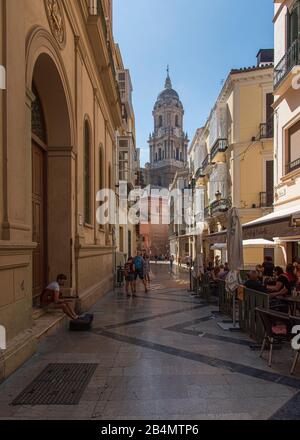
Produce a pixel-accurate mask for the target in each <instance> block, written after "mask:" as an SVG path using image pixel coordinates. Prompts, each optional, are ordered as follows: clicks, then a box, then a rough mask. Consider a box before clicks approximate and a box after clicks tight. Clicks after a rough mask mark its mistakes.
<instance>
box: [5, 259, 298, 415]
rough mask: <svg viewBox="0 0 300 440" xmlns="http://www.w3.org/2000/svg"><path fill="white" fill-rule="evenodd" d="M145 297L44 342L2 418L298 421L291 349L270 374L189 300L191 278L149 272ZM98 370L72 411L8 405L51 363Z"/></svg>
mask: <svg viewBox="0 0 300 440" xmlns="http://www.w3.org/2000/svg"><path fill="white" fill-rule="evenodd" d="M152 270H153V275H152V287H151V291H150V292H149V294H148V295H145V294H144V293H143V288H142V285H139V293H138V297H137V298H136V299H133V300H128V299H127V298H125V295H124V294H123V293H122V292H121V291H120V292H114V293H111V294H109V295H107V296H106V297H105V298H103V299H102V300H100V301H99V302H98V303H97V304H96V305H95V306H94V307H93V309H92V312H93V313H94V314H95V322H94V328H93V331H92V332H90V333H79V334H76V333H75V334H74V333H69V332H68V330H67V329H63V330H61V331H60V332H59V333H58V334H56V335H54V336H51V337H48V338H46V339H45V340H44V342H43V343H41V345H40V346H39V350H38V353H37V354H36V355H35V356H34V357H33V358H32V359H31V360H30V361H29V362H27V363H26V364H25V365H24V366H23V367H22V368H21V369H20V370H19V371H18V372H16V373H15V374H14V375H13V376H12V377H10V378H9V379H8V380H7V381H6V382H5V383H3V384H2V385H1V386H0V418H1V419H106V420H108V419H109V420H117V419H121V420H130V419H152V420H155V419H156V420H157V419H169V420H171V419H174V420H184V419H195V420H197V419H199V420H203V419H244V420H245V419H271V418H273V419H300V369H299V367H298V370H297V372H296V375H295V377H294V378H293V377H290V376H289V369H290V366H291V359H292V353H291V350H288V349H287V350H282V351H276V352H275V356H274V361H275V363H274V367H273V368H272V369H270V368H268V367H267V364H266V362H265V360H261V359H259V357H258V353H257V351H252V350H251V349H250V344H251V341H250V340H249V339H248V338H247V336H245V335H244V334H242V333H227V332H224V331H222V330H220V328H219V327H218V326H217V320H218V319H220V318H219V316H218V315H217V314H214V313H213V312H214V311H217V307H213V306H208V305H206V304H204V303H202V302H201V301H200V300H199V299H197V298H194V297H192V296H190V294H189V293H188V292H187V289H188V274H187V273H186V272H184V271H180V273H178V270H177V275H174V276H171V275H170V274H169V273H168V266H167V265H161V264H158V265H153V266H152ZM81 362H82V363H96V364H97V365H98V366H97V369H96V372H95V374H94V375H93V377H92V379H91V381H90V382H89V385H88V386H87V388H86V389H85V392H84V394H83V396H82V398H81V401H80V403H79V405H77V406H32V407H30V406H11V405H10V403H11V402H12V401H13V399H14V398H15V397H16V396H18V394H19V393H20V392H21V391H22V390H23V389H24V388H25V387H26V386H27V385H28V384H30V383H31V382H32V380H33V379H34V378H36V376H37V375H38V374H39V373H40V372H41V371H42V370H43V369H44V368H45V367H46V366H47V365H48V364H49V363H81Z"/></svg>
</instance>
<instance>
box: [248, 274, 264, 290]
mask: <svg viewBox="0 0 300 440" xmlns="http://www.w3.org/2000/svg"><path fill="white" fill-rule="evenodd" d="M245 287H247V289H251V290H256V291H257V292H264V293H267V289H266V288H265V287H264V286H263V285H262V283H261V282H260V281H259V275H258V273H257V271H255V270H252V271H251V272H249V273H248V280H247V281H246V282H245Z"/></svg>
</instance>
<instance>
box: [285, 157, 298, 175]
mask: <svg viewBox="0 0 300 440" xmlns="http://www.w3.org/2000/svg"><path fill="white" fill-rule="evenodd" d="M299 168H300V158H299V159H297V160H294V161H293V162H290V163H289V164H288V165H287V167H286V172H287V174H289V173H292V172H293V171H296V170H297V169H299Z"/></svg>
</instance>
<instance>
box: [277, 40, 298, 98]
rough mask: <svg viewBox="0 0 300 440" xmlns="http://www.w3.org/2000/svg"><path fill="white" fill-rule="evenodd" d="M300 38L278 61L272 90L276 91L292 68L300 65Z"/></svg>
mask: <svg viewBox="0 0 300 440" xmlns="http://www.w3.org/2000/svg"><path fill="white" fill-rule="evenodd" d="M299 42H300V38H299V37H298V38H297V39H296V40H295V41H294V42H293V44H292V45H291V46H290V48H289V49H288V50H287V52H286V53H285V55H284V56H283V58H282V59H281V60H280V61H279V63H278V64H277V66H276V67H275V69H274V88H275V89H276V88H277V87H278V86H279V84H280V83H281V82H282V81H283V80H284V78H285V77H286V76H287V75H288V73H289V72H290V71H291V70H292V69H293V67H295V66H297V65H298V64H300V54H299V47H300V44H299Z"/></svg>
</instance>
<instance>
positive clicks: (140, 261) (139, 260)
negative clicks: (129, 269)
mask: <svg viewBox="0 0 300 440" xmlns="http://www.w3.org/2000/svg"><path fill="white" fill-rule="evenodd" d="M134 265H135V268H136V270H143V258H142V257H135V259H134Z"/></svg>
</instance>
